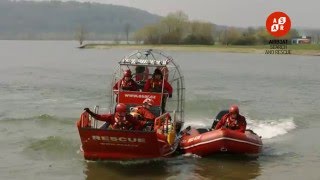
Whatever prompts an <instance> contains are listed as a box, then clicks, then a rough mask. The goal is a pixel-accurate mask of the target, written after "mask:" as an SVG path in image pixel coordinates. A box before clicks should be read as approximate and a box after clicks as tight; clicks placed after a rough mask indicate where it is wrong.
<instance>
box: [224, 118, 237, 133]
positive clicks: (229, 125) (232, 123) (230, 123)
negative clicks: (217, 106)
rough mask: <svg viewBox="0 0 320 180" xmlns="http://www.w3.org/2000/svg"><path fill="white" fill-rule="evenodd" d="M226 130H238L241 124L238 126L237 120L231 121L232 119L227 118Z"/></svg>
mask: <svg viewBox="0 0 320 180" xmlns="http://www.w3.org/2000/svg"><path fill="white" fill-rule="evenodd" d="M224 126H225V127H226V128H228V129H233V130H235V129H238V127H239V124H238V120H237V119H231V117H230V116H229V117H227V120H226V123H225V125H224Z"/></svg>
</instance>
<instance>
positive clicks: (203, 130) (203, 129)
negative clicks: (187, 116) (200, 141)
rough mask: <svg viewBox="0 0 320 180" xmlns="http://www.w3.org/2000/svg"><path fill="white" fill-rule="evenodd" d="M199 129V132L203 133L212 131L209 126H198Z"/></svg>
mask: <svg viewBox="0 0 320 180" xmlns="http://www.w3.org/2000/svg"><path fill="white" fill-rule="evenodd" d="M197 131H198V132H199V134H202V133H206V132H208V131H211V130H210V129H208V128H198V129H197Z"/></svg>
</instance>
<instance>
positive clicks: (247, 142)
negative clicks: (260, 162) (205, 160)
mask: <svg viewBox="0 0 320 180" xmlns="http://www.w3.org/2000/svg"><path fill="white" fill-rule="evenodd" d="M180 150H181V151H182V152H183V153H192V154H196V155H199V156H208V155H212V154H216V153H234V154H244V155H248V156H252V157H257V156H258V155H259V154H260V152H261V150H262V141H261V137H259V136H258V135H257V134H255V133H254V132H253V131H251V130H246V131H245V133H242V132H238V131H233V130H229V129H219V130H208V129H195V128H187V129H186V130H184V131H183V133H182V137H181V141H180Z"/></svg>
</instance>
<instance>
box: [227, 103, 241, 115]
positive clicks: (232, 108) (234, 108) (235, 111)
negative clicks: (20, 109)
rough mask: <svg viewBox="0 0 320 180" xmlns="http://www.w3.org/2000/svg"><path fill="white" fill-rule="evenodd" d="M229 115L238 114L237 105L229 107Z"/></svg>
mask: <svg viewBox="0 0 320 180" xmlns="http://www.w3.org/2000/svg"><path fill="white" fill-rule="evenodd" d="M229 113H235V114H239V107H238V106H237V105H232V106H230V108H229Z"/></svg>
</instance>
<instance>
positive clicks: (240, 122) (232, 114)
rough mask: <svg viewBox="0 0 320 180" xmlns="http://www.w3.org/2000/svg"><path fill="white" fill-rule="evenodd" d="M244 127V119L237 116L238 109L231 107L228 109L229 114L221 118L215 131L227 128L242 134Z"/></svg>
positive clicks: (245, 124) (234, 106)
mask: <svg viewBox="0 0 320 180" xmlns="http://www.w3.org/2000/svg"><path fill="white" fill-rule="evenodd" d="M246 126H247V122H246V118H245V117H244V116H241V115H240V114H239V107H238V106H237V105H232V106H230V108H229V113H227V114H226V115H224V116H223V117H222V118H221V120H220V121H219V122H218V124H217V125H216V127H215V129H220V128H227V129H232V130H236V131H239V132H243V133H244V132H245V130H246Z"/></svg>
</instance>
